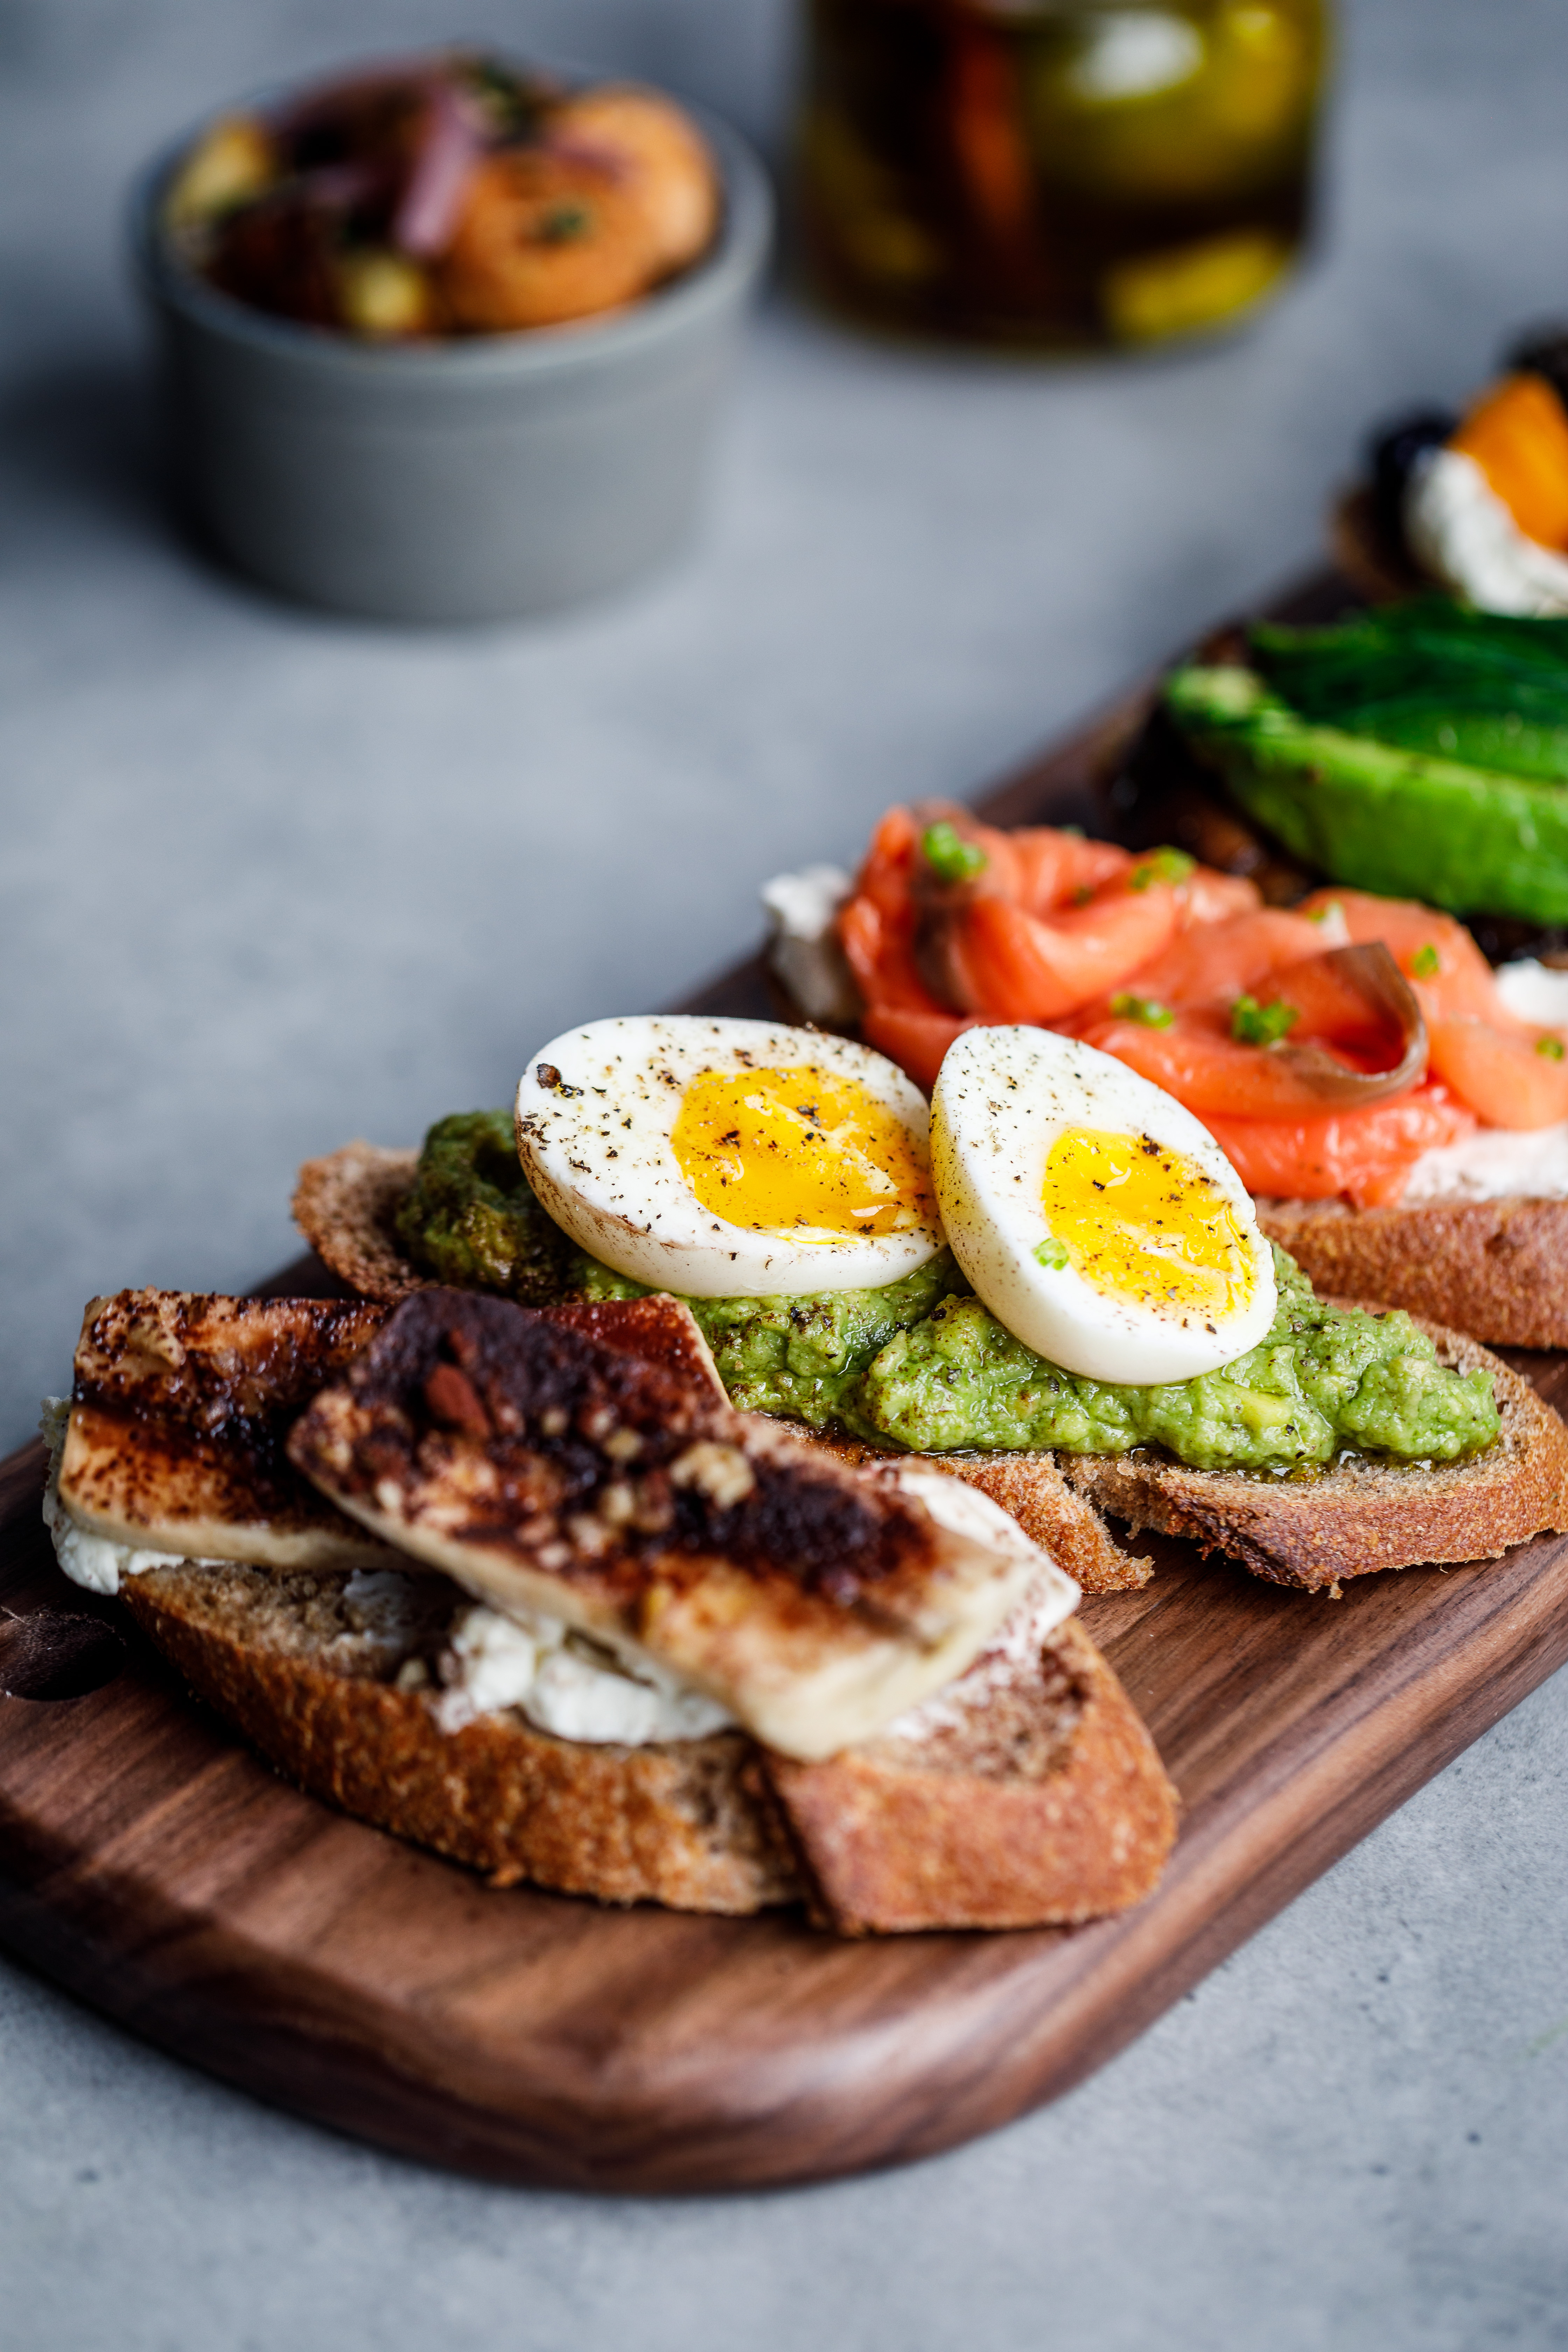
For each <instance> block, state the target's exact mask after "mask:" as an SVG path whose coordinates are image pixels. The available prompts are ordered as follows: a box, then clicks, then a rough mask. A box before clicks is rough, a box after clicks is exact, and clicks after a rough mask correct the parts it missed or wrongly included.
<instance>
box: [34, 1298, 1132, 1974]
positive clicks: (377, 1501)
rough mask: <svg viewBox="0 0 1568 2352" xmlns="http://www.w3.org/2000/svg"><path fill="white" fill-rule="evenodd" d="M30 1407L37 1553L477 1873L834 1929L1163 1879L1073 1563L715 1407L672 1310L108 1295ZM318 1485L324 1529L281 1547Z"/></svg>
mask: <svg viewBox="0 0 1568 2352" xmlns="http://www.w3.org/2000/svg"><path fill="white" fill-rule="evenodd" d="M54 1422H55V1426H54V1430H53V1435H54V1438H55V1441H56V1442H55V1448H54V1464H53V1470H52V1475H51V1482H50V1488H49V1495H48V1499H47V1505H46V1517H47V1518H48V1519H49V1521H50V1524H51V1527H52V1528H53V1530H54V1534H55V1538H56V1544H57V1549H58V1553H59V1557H60V1559H61V1563H62V1565H63V1566H64V1567H65V1568H66V1570H67V1571H68V1573H70V1574H72V1575H74V1576H76V1577H78V1578H79V1580H84V1581H89V1582H91V1583H92V1584H93V1585H94V1586H95V1588H96V1589H98V1590H100V1591H105V1590H110V1589H116V1588H117V1589H118V1590H119V1591H121V1595H122V1597H123V1599H124V1601H125V1602H126V1605H127V1606H128V1608H129V1609H130V1611H131V1612H132V1615H133V1616H134V1617H135V1619H136V1620H137V1622H138V1623H139V1624H140V1625H141V1626H142V1629H143V1631H144V1632H145V1633H147V1634H148V1635H149V1636H150V1637H151V1638H152V1639H153V1641H154V1642H155V1643H157V1644H158V1646H159V1647H160V1648H161V1649H163V1651H164V1653H165V1654H167V1655H168V1656H169V1657H170V1659H171V1660H172V1661H173V1663H174V1664H175V1665H176V1667H177V1668H178V1669H179V1670H180V1672H181V1673H182V1674H183V1675H184V1677H185V1679H186V1680H187V1681H188V1682H189V1683H190V1685H192V1687H193V1688H195V1690H196V1691H197V1692H198V1693H199V1694H200V1695H201V1696H203V1697H204V1698H205V1699H207V1700H208V1701H209V1702H210V1703H211V1704H212V1705H214V1706H216V1707H217V1708H218V1710H219V1711H220V1712H221V1713H223V1714H224V1715H225V1716H226V1717H228V1719H229V1720H231V1721H232V1722H234V1723H235V1724H236V1725H237V1727H238V1728H239V1729H240V1730H241V1731H242V1732H243V1733H244V1734H245V1735H246V1736H247V1738H249V1739H250V1740H251V1741H252V1743H253V1744H254V1745H255V1746H256V1747H258V1748H259V1749H260V1750H261V1751H262V1753H263V1754H264V1755H266V1756H267V1757H268V1758H269V1759H271V1760H272V1761H273V1762H274V1763H275V1764H276V1765H277V1766H278V1767H279V1769H282V1770H283V1771H284V1772H286V1773H287V1774H289V1777H291V1778H292V1779H294V1780H297V1781H299V1782H300V1784H301V1785H302V1786H303V1787H305V1788H306V1789H308V1790H310V1791H311V1792H312V1793H315V1794H317V1795H319V1796H321V1797H323V1798H325V1799H327V1800H329V1801H332V1802H335V1803H337V1804H340V1805H342V1807H343V1808H344V1809H345V1810H346V1811H350V1812H352V1813H354V1814H356V1815H358V1816H360V1817H361V1818H363V1819H366V1820H369V1821H372V1822H376V1823H378V1824H380V1825H381V1826H383V1827H385V1828H387V1829H390V1830H393V1831H394V1832H397V1833H398V1834H401V1835H404V1836H407V1837H409V1838H412V1839H414V1840H416V1842H418V1843H424V1844H426V1845H430V1846H432V1847H434V1848H435V1849H437V1851H439V1852H441V1853H447V1854H448V1855H450V1856H452V1857H453V1858H454V1859H456V1860H458V1861H460V1862H463V1863H465V1864H468V1865H469V1866H471V1867H474V1868H477V1869H479V1870H482V1871H484V1872H485V1873H486V1874H488V1875H489V1877H490V1879H491V1881H492V1883H495V1884H498V1885H510V1884H511V1883H513V1882H515V1881H517V1880H519V1879H521V1878H529V1879H531V1880H533V1881H534V1882H535V1883H538V1884H540V1885H548V1886H552V1887H557V1888H560V1889H563V1890H564V1891H567V1892H572V1893H577V1894H584V1895H595V1896H598V1897H599V1898H600V1899H603V1900H605V1901H610V1902H617V1903H628V1902H636V1901H639V1900H654V1901H658V1902H661V1903H665V1904H668V1905H671V1906H675V1907H678V1908H686V1909H693V1910H707V1911H719V1912H729V1913H744V1912H749V1911H754V1910H757V1909H760V1908H762V1907H763V1906H767V1905H770V1904H779V1903H790V1902H801V1903H804V1904H805V1906H806V1907H807V1909H808V1911H809V1912H810V1914H811V1916H813V1917H814V1918H815V1919H816V1921H817V1922H818V1923H819V1924H821V1925H823V1926H826V1927H833V1928H835V1929H837V1931H838V1932H840V1933H844V1934H851V1935H853V1934H864V1933H870V1932H900V1931H904V1930H912V1929H921V1928H931V1927H1015V1926H1034V1925H1043V1924H1064V1923H1069V1922H1074V1921H1078V1920H1080V1919H1084V1918H1089V1917H1093V1916H1100V1915H1102V1914H1104V1913H1106V1912H1109V1911H1114V1910H1118V1909H1121V1908H1122V1907H1124V1906H1125V1905H1127V1904H1128V1903H1131V1902H1133V1901H1136V1900H1138V1899H1139V1898H1140V1897H1141V1896H1142V1895H1143V1894H1145V1893H1146V1892H1147V1891H1148V1890H1149V1888H1150V1887H1151V1886H1152V1884H1153V1882H1154V1880H1155V1878H1156V1877H1157V1876H1158V1874H1159V1871H1160V1868H1161V1865H1162V1864H1163V1859H1164V1855H1165V1853H1166V1851H1167V1849H1168V1847H1169V1845H1170V1843H1171V1839H1172V1837H1173V1833H1174V1820H1175V1805H1174V1798H1173V1792H1172V1790H1171V1789H1170V1786H1169V1783H1168V1782H1167V1780H1166V1779H1165V1776H1164V1774H1163V1771H1162V1770H1161V1768H1160V1764H1159V1760H1158V1758H1157V1756H1156V1755H1155V1753H1154V1751H1153V1748H1152V1745H1151V1743H1150V1741H1149V1738H1148V1736H1147V1734H1146V1733H1145V1731H1144V1730H1143V1728H1142V1725H1141V1724H1140V1723H1139V1721H1138V1719H1137V1717H1136V1716H1135V1715H1134V1713H1133V1711H1132V1709H1131V1706H1129V1704H1128V1702H1127V1700H1126V1698H1125V1696H1124V1695H1123V1694H1122V1692H1121V1688H1120V1685H1118V1684H1117V1682H1116V1680H1115V1677H1114V1675H1112V1674H1111V1673H1110V1669H1109V1668H1108V1667H1107V1666H1106V1665H1105V1664H1104V1661H1103V1660H1102V1659H1101V1658H1100V1656H1099V1654H1098V1653H1097V1652H1096V1651H1095V1649H1094V1646H1093V1644H1092V1643H1090V1642H1089V1639H1088V1637H1087V1636H1086V1635H1085V1634H1084V1633H1082V1632H1081V1630H1080V1629H1079V1627H1077V1626H1076V1625H1075V1624H1074V1623H1072V1622H1070V1612H1071V1610H1072V1608H1073V1607H1074V1605H1075V1603H1076V1599H1077V1594H1076V1591H1075V1589H1074V1587H1073V1585H1072V1583H1071V1581H1070V1580H1068V1578H1067V1577H1066V1576H1064V1575H1063V1574H1062V1573H1061V1571H1060V1570H1059V1568H1058V1567H1057V1566H1056V1565H1055V1564H1054V1563H1052V1562H1051V1561H1050V1560H1049V1559H1047V1557H1046V1556H1045V1555H1044V1554H1042V1553H1041V1552H1040V1551H1039V1550H1038V1549H1037V1548H1036V1547H1035V1546H1033V1545H1032V1544H1030V1543H1029V1542H1027V1541H1026V1539H1025V1538H1023V1537H1022V1536H1021V1534H1020V1533H1019V1531H1018V1529H1017V1528H1016V1527H1015V1526H1014V1524H1013V1522H1012V1521H1011V1520H1010V1519H1008V1518H1007V1517H1005V1515H1004V1514H1003V1513H1001V1512H999V1511H996V1510H995V1509H994V1508H993V1507H989V1506H987V1505H986V1504H984V1502H983V1501H981V1500H980V1499H979V1498H978V1497H969V1496H964V1497H962V1498H960V1496H958V1495H956V1494H954V1493H953V1492H952V1489H951V1487H950V1485H949V1482H947V1481H942V1480H934V1479H930V1478H926V1479H921V1478H920V1477H919V1476H918V1475H917V1476H910V1475H908V1474H907V1473H903V1472H899V1473H889V1472H876V1473H872V1474H870V1475H866V1474H860V1475H856V1474H855V1473H853V1472H851V1471H849V1470H847V1469H846V1468H845V1467H843V1466H842V1465H839V1464H837V1463H835V1462H832V1461H830V1460H828V1459H826V1458H825V1457H824V1456H822V1455H820V1454H816V1453H814V1452H812V1451H810V1450H808V1449H806V1448H805V1447H802V1446H800V1445H799V1444H796V1443H795V1441H794V1440H793V1439H792V1438H790V1437H789V1436H788V1435H787V1434H785V1433H784V1431H783V1430H782V1429H779V1428H776V1427H770V1426H769V1425H768V1424H766V1423H759V1422H756V1421H743V1420H742V1418H741V1417H740V1416H738V1415H736V1414H734V1413H733V1412H731V1410H730V1408H729V1406H728V1405H727V1403H726V1402H724V1400H723V1397H722V1394H721V1391H720V1389H719V1387H718V1384H717V1381H716V1380H715V1377H714V1375H713V1372H712V1369H711V1365H710V1361H709V1360H708V1358H707V1351H706V1348H705V1346H704V1343H703V1341H702V1339H701V1337H700V1334H699V1333H698V1332H697V1330H696V1328H695V1326H694V1325H693V1323H692V1321H691V1318H690V1317H689V1315H688V1314H687V1313H686V1311H685V1309H684V1308H682V1307H679V1306H677V1305H676V1304H675V1303H674V1302H672V1301H670V1300H668V1299H662V1298H649V1299H644V1300H637V1301H627V1302H615V1303H609V1304H600V1305H595V1304H588V1305H584V1306H579V1307H566V1308H563V1309H561V1310H559V1311H557V1312H553V1313H552V1312H539V1311H529V1310H523V1309H521V1308H519V1307H516V1306H515V1305H514V1304H512V1303H511V1302H510V1301H507V1300H503V1299H500V1298H495V1297H485V1296H482V1295H479V1294H475V1293H472V1292H468V1293H459V1292H454V1291H451V1290H443V1289H440V1288H429V1289H425V1290H422V1291H421V1292H420V1293H419V1294H418V1295H416V1296H414V1297H409V1298H407V1299H405V1301H404V1302H403V1304H402V1305H401V1306H400V1307H396V1308H386V1307H371V1306H359V1307H343V1306H342V1305H338V1304H336V1303H333V1302H327V1301H311V1300H291V1299H286V1300H258V1299H221V1298H205V1297H186V1296H184V1295H182V1294H169V1293H157V1292H132V1293H122V1294H121V1295H120V1297H117V1298H115V1299H111V1300H95V1301H93V1302H92V1304H91V1306H90V1307H89V1312H88V1315H87V1318H86V1320H85V1323H84V1328H83V1333H82V1339H81V1342H80V1345H79V1349H78V1355H77V1367H76V1393H75V1400H74V1402H73V1403H72V1405H71V1406H70V1407H69V1409H68V1410H67V1409H66V1408H64V1407H62V1408H61V1409H60V1410H59V1412H58V1413H57V1414H56V1415H55V1416H54ZM89 1424H90V1430H91V1445H90V1448H89V1450H88V1451H87V1452H85V1453H84V1451H83V1449H82V1447H81V1446H80V1445H79V1443H78V1439H79V1434H80V1433H81V1431H82V1430H83V1429H84V1428H86V1427H88V1426H89ZM117 1434H118V1437H119V1439H120V1440H121V1442H122V1443H123V1444H127V1445H129V1446H132V1447H133V1448H134V1450H133V1452H128V1454H127V1455H126V1461H127V1465H128V1467H127V1468H126V1470H125V1474H124V1475H122V1476H121V1477H120V1478H119V1479H118V1481H117V1480H116V1478H115V1477H114V1475H112V1474H113V1460H114V1453H115V1443H116V1436H117ZM138 1441H139V1442H138ZM312 1505H313V1508H314V1518H315V1527H314V1533H315V1535H316V1537H317V1538H318V1541H319V1539H320V1538H321V1532H322V1530H323V1529H324V1530H326V1532H327V1534H328V1536H331V1532H332V1530H333V1529H334V1528H337V1529H341V1530H342V1531H344V1532H345V1534H346V1535H347V1536H348V1537H349V1538H357V1539H358V1540H359V1542H360V1544H361V1549H360V1550H359V1551H358V1553H357V1554H356V1553H353V1551H352V1550H348V1549H345V1550H344V1551H343V1552H342V1553H341V1554H340V1555H339V1556H338V1557H336V1558H334V1557H332V1556H331V1553H330V1551H327V1550H321V1551H320V1556H318V1555H317V1554H315V1553H312V1554H311V1555H310V1557H309V1558H308V1559H299V1558H295V1557H293V1556H292V1555H289V1554H286V1553H283V1552H279V1550H278V1549H277V1547H276V1544H274V1543H272V1542H271V1541H270V1540H269V1538H270V1535H271V1519H272V1517H273V1515H275V1514H276V1515H280V1516H281V1517H283V1518H284V1519H286V1520H287V1522H288V1527H289V1531H290V1532H291V1533H293V1534H296V1535H297V1534H298V1533H299V1531H300V1528H301V1527H302V1526H304V1525H305V1524H306V1523H307V1522H310V1520H311V1517H312ZM197 1544H199V1545H200V1546H202V1547H203V1548H204V1549H205V1552H206V1553H207V1555H208V1556H207V1557H201V1558H197V1557H193V1556H192V1550H193V1548H194V1547H195V1545H197ZM449 1571H450V1572H449ZM740 1602H743V1603H744V1605H743V1606H739V1607H738V1606H737V1605H736V1604H737V1603H740Z"/></svg>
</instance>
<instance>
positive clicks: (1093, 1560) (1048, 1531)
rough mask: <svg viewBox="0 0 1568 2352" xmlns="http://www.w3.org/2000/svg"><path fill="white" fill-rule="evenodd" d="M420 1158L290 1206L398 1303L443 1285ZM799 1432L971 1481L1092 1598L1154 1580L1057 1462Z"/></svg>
mask: <svg viewBox="0 0 1568 2352" xmlns="http://www.w3.org/2000/svg"><path fill="white" fill-rule="evenodd" d="M418 1160H419V1154H418V1153H417V1152H416V1151H410V1150H395V1149H393V1148H390V1147H388V1146H385V1145H382V1144H374V1143H366V1142H364V1141H363V1140H356V1141H355V1142H353V1143H349V1144H345V1145H343V1146H342V1149H341V1150H337V1151H334V1152H330V1153H328V1154H327V1155H325V1156H324V1157H323V1158H321V1159H319V1160H307V1161H306V1162H305V1164H304V1166H303V1167H302V1168H301V1169H300V1175H299V1181H298V1182H297V1184H296V1186H295V1191H294V1197H293V1201H292V1202H291V1204H290V1205H291V1208H292V1211H293V1216H294V1222H295V1223H296V1224H297V1225H298V1227H299V1229H300V1233H301V1234H303V1235H304V1237H305V1239H306V1241H307V1242H308V1243H309V1244H310V1247H311V1249H312V1250H313V1251H314V1252H315V1254H316V1255H317V1257H318V1258H320V1259H321V1263H322V1265H325V1266H326V1267H327V1269H328V1271H329V1272H330V1273H331V1274H332V1275H334V1276H336V1277H337V1279H338V1280H339V1281H340V1282H342V1284H344V1285H345V1286H346V1287H347V1288H348V1289H349V1290H351V1291H354V1292H357V1293H358V1294H360V1295H361V1296H362V1297H366V1298H371V1299H376V1300H381V1301H385V1302H395V1301H396V1300H398V1299H400V1298H406V1297H408V1296H409V1295H410V1294H411V1293H412V1292H414V1291H416V1290H425V1289H429V1288H431V1287H433V1286H434V1281H433V1277H432V1276H430V1275H428V1274H426V1273H423V1272H422V1271H421V1270H420V1268H419V1267H418V1266H416V1265H414V1263H413V1262H412V1260H411V1259H409V1258H407V1257H405V1255H404V1254H403V1249H402V1245H401V1244H400V1242H399V1240H398V1238H397V1229H396V1223H395V1219H396V1214H397V1210H398V1207H399V1205H400V1203H401V1202H403V1201H404V1200H405V1198H406V1196H407V1194H408V1192H409V1191H410V1189H411V1187H412V1185H413V1183H414V1180H415V1174H416V1169H417V1166H418ZM552 1311H560V1312H563V1313H564V1312H567V1311H569V1310H567V1309H561V1310H552ZM717 1377H718V1376H717V1374H715V1375H714V1379H715V1381H717ZM720 1393H721V1394H722V1393H723V1391H722V1389H720ZM796 1435H797V1437H798V1440H799V1442H800V1443H801V1444H811V1445H816V1446H818V1447H820V1449H821V1450H822V1451H824V1452H825V1453H827V1454H833V1455H835V1456H836V1457H837V1459H839V1460H841V1461H843V1462H846V1463H847V1464H849V1465H851V1466H858V1465H865V1464H871V1463H876V1462H902V1463H905V1464H907V1465H909V1466H910V1467H911V1468H919V1469H921V1470H929V1471H933V1472H934V1471H940V1472H942V1474H943V1475H946V1476H949V1477H953V1478H960V1479H962V1480H963V1482H964V1483H965V1484H966V1485H968V1486H973V1487H974V1488H976V1489H977V1491H978V1492H979V1493H981V1494H982V1495H985V1496H989V1497H990V1498H991V1499H992V1500H993V1501H994V1502H995V1503H997V1504H999V1505H1000V1506H1001V1507H1002V1508H1003V1509H1004V1510H1005V1511H1007V1512H1009V1513H1010V1514H1011V1516H1012V1517H1014V1518H1016V1520H1017V1521H1018V1524H1019V1525H1020V1527H1022V1528H1023V1529H1024V1532H1025V1534H1026V1536H1028V1537H1029V1538H1030V1539H1031V1541H1032V1542H1035V1543H1037V1544H1038V1545H1039V1546H1040V1547H1041V1549H1042V1550H1045V1551H1047V1552H1048V1553H1049V1554H1050V1556H1051V1558H1052V1559H1056V1560H1058V1561H1059V1562H1060V1564H1061V1566H1062V1567H1063V1568H1065V1569H1066V1570H1067V1572H1068V1575H1069V1576H1070V1577H1071V1578H1072V1579H1073V1580H1074V1582H1075V1583H1077V1584H1079V1586H1081V1588H1082V1590H1083V1591H1085V1592H1121V1591H1130V1590H1133V1589H1135V1588H1137V1587H1138V1586H1140V1585H1143V1584H1146V1583H1147V1582H1148V1580H1149V1577H1150V1575H1151V1573H1152V1570H1151V1568H1150V1563H1149V1561H1148V1560H1147V1559H1142V1558H1137V1557H1133V1556H1132V1555H1131V1554H1129V1553H1127V1552H1125V1551H1123V1550H1122V1549H1121V1547H1120V1546H1119V1545H1118V1544H1116V1543H1115V1542H1114V1541H1113V1540H1112V1539H1111V1538H1110V1534H1109V1533H1108V1532H1107V1530H1106V1528H1105V1527H1104V1525H1103V1523H1102V1522H1101V1520H1100V1517H1099V1516H1098V1514H1097V1513H1096V1512H1095V1511H1094V1510H1093V1508H1092V1507H1090V1506H1089V1504H1088V1503H1087V1502H1085V1500H1084V1499H1083V1497H1082V1496H1079V1495H1078V1494H1076V1493H1075V1492H1074V1490H1073V1489H1072V1487H1071V1486H1068V1483H1067V1481H1066V1480H1065V1479H1064V1478H1063V1476H1062V1475H1061V1472H1060V1470H1059V1469H1058V1466H1057V1462H1056V1457H1055V1456H1054V1455H1053V1454H1041V1453H1028V1454H1023V1453H1018V1454H893V1453H891V1452H886V1451H880V1450H879V1449H878V1448H877V1447H875V1446H872V1445H867V1444H861V1443H860V1442H859V1441H858V1440H855V1439H848V1438H840V1437H836V1436H832V1435H823V1434H817V1433H813V1432H810V1431H807V1430H805V1429H800V1430H798V1431H797V1432H796Z"/></svg>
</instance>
